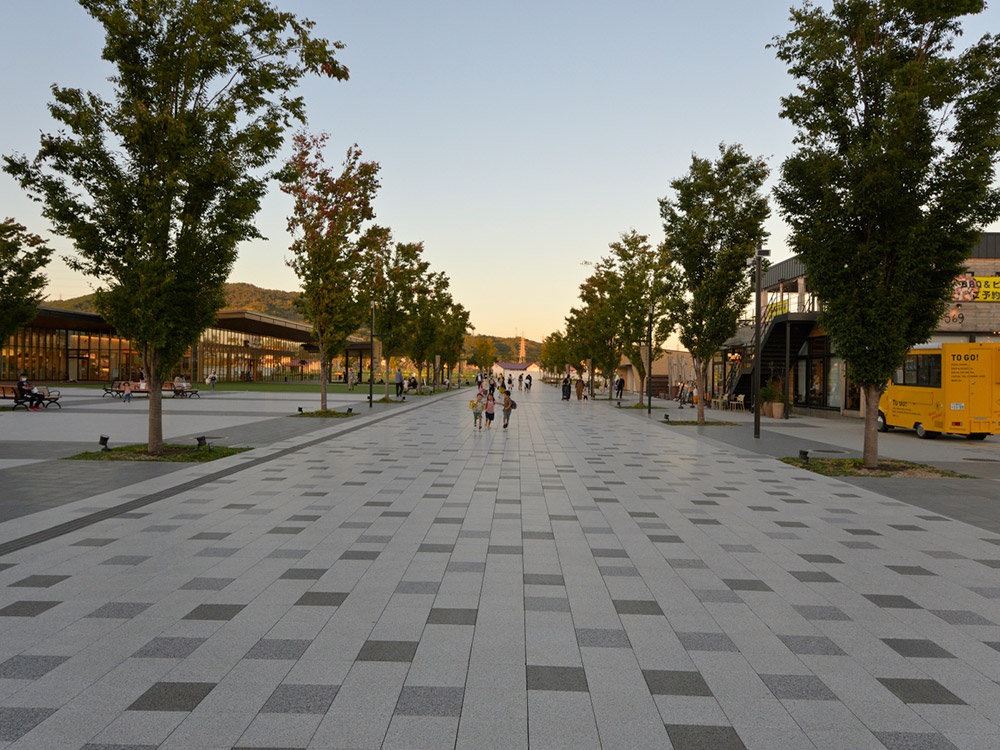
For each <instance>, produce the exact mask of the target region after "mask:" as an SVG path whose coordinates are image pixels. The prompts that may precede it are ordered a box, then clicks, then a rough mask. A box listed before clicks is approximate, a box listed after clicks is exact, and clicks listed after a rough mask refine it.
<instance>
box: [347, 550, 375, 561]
mask: <svg viewBox="0 0 1000 750" xmlns="http://www.w3.org/2000/svg"><path fill="white" fill-rule="evenodd" d="M380 554H381V553H380V552H377V551H373V550H363V549H357V550H356V549H349V550H347V551H346V552H344V553H343V554H342V555H341V556H340V559H341V560H377V559H378V556H379V555H380Z"/></svg>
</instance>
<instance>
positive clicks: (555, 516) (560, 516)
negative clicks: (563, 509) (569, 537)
mask: <svg viewBox="0 0 1000 750" xmlns="http://www.w3.org/2000/svg"><path fill="white" fill-rule="evenodd" d="M555 489H561V488H555ZM549 520H550V521H576V520H578V519H577V517H576V516H575V515H572V514H570V513H552V514H550V515H549Z"/></svg>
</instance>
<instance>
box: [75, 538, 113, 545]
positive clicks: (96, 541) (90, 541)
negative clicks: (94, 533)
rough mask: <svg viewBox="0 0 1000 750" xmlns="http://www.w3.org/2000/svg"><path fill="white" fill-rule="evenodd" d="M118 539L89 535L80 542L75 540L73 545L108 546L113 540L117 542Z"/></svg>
mask: <svg viewBox="0 0 1000 750" xmlns="http://www.w3.org/2000/svg"><path fill="white" fill-rule="evenodd" d="M117 541H118V540H117V539H112V538H110V537H88V538H87V539H81V540H80V541H78V542H73V544H72V545H71V546H73V547H106V546H107V545H109V544H111V543H112V542H117Z"/></svg>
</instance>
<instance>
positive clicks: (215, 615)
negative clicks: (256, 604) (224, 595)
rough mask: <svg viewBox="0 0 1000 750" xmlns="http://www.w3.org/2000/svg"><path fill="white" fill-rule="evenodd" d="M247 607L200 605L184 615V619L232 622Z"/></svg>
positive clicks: (242, 605)
mask: <svg viewBox="0 0 1000 750" xmlns="http://www.w3.org/2000/svg"><path fill="white" fill-rule="evenodd" d="M245 606H246V605H244V604H199V605H198V606H197V607H195V608H194V609H192V610H191V611H190V612H188V613H187V614H186V615H184V619H185V620H232V619H233V618H234V617H236V615H238V614H239V613H240V611H241V610H242V609H243V607H245Z"/></svg>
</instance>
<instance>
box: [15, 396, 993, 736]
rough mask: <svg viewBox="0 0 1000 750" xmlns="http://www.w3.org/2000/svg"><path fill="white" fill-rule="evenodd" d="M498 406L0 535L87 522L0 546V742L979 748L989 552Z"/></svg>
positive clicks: (837, 499)
mask: <svg viewBox="0 0 1000 750" xmlns="http://www.w3.org/2000/svg"><path fill="white" fill-rule="evenodd" d="M466 393H467V392H466ZM515 398H516V399H517V400H518V402H519V405H520V408H519V409H518V410H517V411H515V412H514V418H513V420H512V425H511V429H510V430H508V431H507V432H506V433H504V432H502V431H500V430H493V431H489V432H487V431H483V432H481V433H479V432H473V431H472V430H471V422H472V420H471V413H470V412H469V410H468V409H467V408H466V407H467V396H466V395H462V394H458V395H451V396H445V397H443V398H441V399H438V400H434V401H430V400H420V401H419V402H418V403H415V404H414V405H413V406H411V405H410V404H409V402H408V403H407V405H406V406H399V407H394V408H395V409H396V411H395V412H383V413H382V414H376V415H374V416H372V417H368V416H365V417H363V418H361V419H358V418H355V420H351V422H349V423H348V424H346V425H345V424H343V423H340V422H338V423H337V424H336V425H334V426H326V425H324V426H323V427H321V428H320V429H319V430H318V431H317V432H313V433H310V434H308V435H303V436H293V437H287V438H285V439H282V440H279V441H278V442H275V443H273V444H272V445H269V446H263V447H261V448H258V449H256V450H254V451H252V452H250V453H245V454H241V455H240V456H235V457H232V458H230V459H225V460H223V461H219V462H215V463H213V464H210V465H206V466H199V467H192V468H186V469H182V470H180V471H176V472H173V473H171V474H169V475H165V476H160V477H153V478H149V479H146V480H144V481H142V482H138V483H134V484H131V485H129V486H125V487H122V488H121V489H110V490H109V491H107V492H105V493H103V494H101V495H95V496H90V497H86V498H81V499H80V500H77V501H75V502H69V503H67V504H64V505H61V506H59V507H53V508H49V509H47V510H42V511H40V512H37V513H33V514H31V515H27V516H23V517H21V518H18V519H15V520H13V521H8V522H7V523H3V524H0V544H3V543H5V542H8V543H9V542H12V541H14V540H17V539H18V538H22V537H23V536H24V535H25V534H28V533H31V532H44V531H45V530H46V529H48V528H52V527H54V526H55V525H56V524H58V523H65V522H66V521H68V520H72V519H74V518H79V519H89V520H91V521H94V522H93V523H91V524H90V525H87V526H81V527H80V528H79V529H78V530H75V531H70V532H68V533H65V534H63V535H61V536H58V537H55V538H51V539H48V540H46V541H41V542H38V543H35V544H33V545H32V546H27V547H24V548H21V549H18V550H16V551H13V552H10V553H9V554H7V555H5V556H2V557H0V746H6V747H11V748H79V747H90V748H98V747H119V748H120V747H158V746H159V747H164V748H199V749H204V748H216V747H218V748H230V747H275V746H279V747H285V748H290V747H296V748H307V747H308V748H341V747H343V748H358V747H400V748H402V747H406V748H414V747H427V748H442V747H452V746H457V747H461V748H518V747H527V746H529V744H530V746H531V747H533V748H546V747H578V748H591V747H605V748H670V747H674V748H678V749H680V750H687V749H688V748H712V749H713V750H725V749H726V748H740V747H748V748H762V749H766V750H774V749H776V748H796V749H797V748H809V747H819V748H867V747H875V748H878V747H888V748H951V747H958V748H995V747H996V746H997V738H998V736H1000V684H998V681H1000V625H998V623H1000V582H998V577H997V571H998V570H1000V538H997V535H996V534H991V533H987V532H986V531H983V530H982V529H980V528H977V527H974V526H969V525H966V524H964V523H962V522H960V521H955V520H950V519H949V518H947V517H945V516H942V515H940V514H937V513H933V512H928V511H927V510H925V509H922V508H920V507H917V506H913V505H909V504H907V503H904V502H900V501H898V500H894V499H889V498H887V497H885V496H883V495H880V494H876V493H874V492H871V491H868V490H866V489H863V488H858V487H855V486H852V485H850V484H847V483H844V482H841V481H837V480H834V479H827V478H823V477H819V476H816V475H812V474H808V473H805V472H802V471H799V470H796V469H793V468H791V467H788V466H786V465H784V464H782V463H779V462H777V461H774V460H773V459H771V458H769V457H767V456H762V455H760V454H757V453H752V452H750V451H749V450H748V449H747V448H745V447H742V446H730V445H727V444H725V443H723V442H720V441H718V440H715V439H712V438H708V437H706V436H699V435H698V434H697V433H696V432H692V431H690V429H689V428H673V429H672V428H668V427H666V426H664V425H663V424H661V423H659V422H652V421H650V420H646V419H644V418H638V415H636V414H635V413H634V412H626V411H624V410H622V411H618V410H615V409H613V408H610V407H609V406H608V405H607V404H602V403H598V402H576V401H573V402H570V403H565V402H560V400H559V397H558V392H557V391H556V390H555V389H553V388H544V387H538V388H536V390H535V392H533V393H531V394H525V393H520V394H515ZM7 416H8V415H3V418H6V417H7ZM30 416H45V415H30ZM375 420H380V421H375ZM309 429H315V428H314V427H313V426H311V425H310V427H309ZM130 502H131V503H133V504H134V505H135V507H136V509H134V510H126V511H124V512H122V513H119V514H118V515H114V516H113V517H108V518H104V516H107V515H109V514H110V513H109V512H104V513H102V511H103V510H105V509H108V508H114V507H116V506H119V505H122V504H124V503H130ZM129 507H132V506H129ZM111 512H114V511H111ZM99 518H103V519H104V520H97V519H99ZM43 536H44V534H43ZM5 743H6V744H5ZM88 743H89V744H88Z"/></svg>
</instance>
